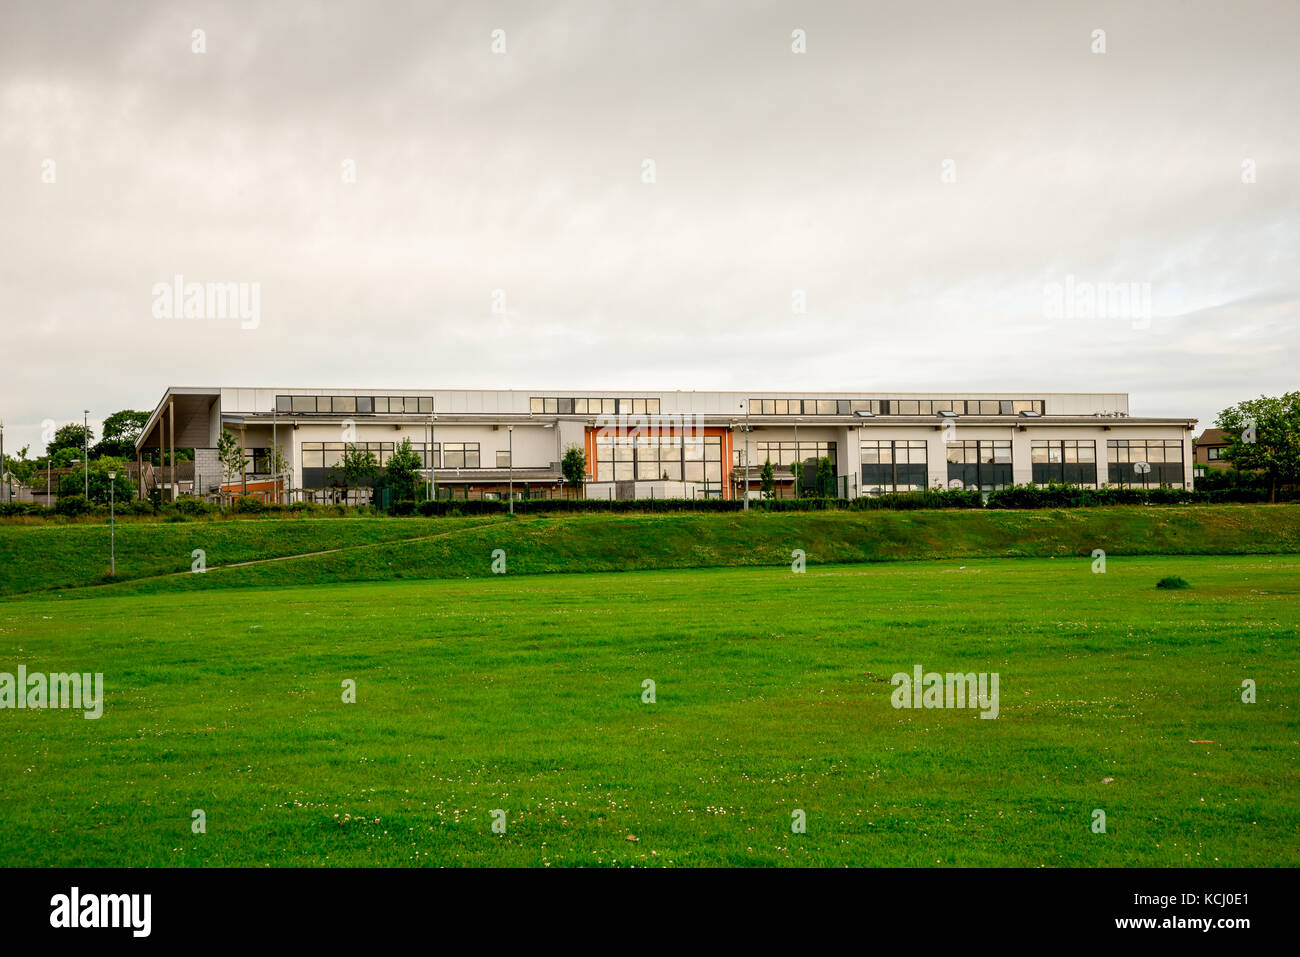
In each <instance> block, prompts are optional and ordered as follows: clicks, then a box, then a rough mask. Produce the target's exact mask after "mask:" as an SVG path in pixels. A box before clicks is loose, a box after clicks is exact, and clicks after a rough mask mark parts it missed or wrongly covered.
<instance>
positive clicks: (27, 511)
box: [0, 502, 54, 518]
mask: <svg viewBox="0 0 1300 957" xmlns="http://www.w3.org/2000/svg"><path fill="white" fill-rule="evenodd" d="M53 511H54V510H53V509H49V508H46V507H45V506H44V505H40V504H38V503H37V502H0V518H17V517H18V516H20V515H41V516H47V515H51V514H53Z"/></svg>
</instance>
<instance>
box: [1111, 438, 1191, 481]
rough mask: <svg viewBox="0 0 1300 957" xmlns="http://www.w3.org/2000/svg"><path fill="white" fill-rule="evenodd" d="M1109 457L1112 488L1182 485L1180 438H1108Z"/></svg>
mask: <svg viewBox="0 0 1300 957" xmlns="http://www.w3.org/2000/svg"><path fill="white" fill-rule="evenodd" d="M1106 458H1107V459H1108V462H1107V473H1108V474H1107V480H1108V481H1109V482H1110V484H1111V485H1182V484H1183V443H1182V442H1181V441H1179V440H1178V439H1107V440H1106ZM1141 463H1146V466H1147V468H1143V467H1142V464H1141Z"/></svg>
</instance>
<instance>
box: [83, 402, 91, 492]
mask: <svg viewBox="0 0 1300 957" xmlns="http://www.w3.org/2000/svg"><path fill="white" fill-rule="evenodd" d="M81 445H82V451H83V452H85V453H86V462H85V465H86V498H87V499H89V498H90V410H89V409H85V410H84V414H83V415H82V419H81Z"/></svg>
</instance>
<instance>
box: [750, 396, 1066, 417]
mask: <svg viewBox="0 0 1300 957" xmlns="http://www.w3.org/2000/svg"><path fill="white" fill-rule="evenodd" d="M1043 409H1044V403H1043V400H1042V399H750V400H749V414H750V415H852V414H853V413H855V412H870V413H872V414H873V415H938V414H939V413H941V412H952V413H956V414H957V415H1019V414H1020V413H1021V412H1037V413H1038V414H1039V415H1042V414H1043Z"/></svg>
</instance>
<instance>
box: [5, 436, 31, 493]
mask: <svg viewBox="0 0 1300 957" xmlns="http://www.w3.org/2000/svg"><path fill="white" fill-rule="evenodd" d="M30 448H31V446H30V445H24V446H23V447H22V448H21V449H19V450H18V457H17V458H15V457H14V456H12V455H8V454H6V455H5V457H4V461H3V462H0V474H8V475H11V476H13V478H14V480H15V481H17V482H19V483H20V484H22V485H31V484H32V482H31V479H32V476H33V475H34V474H35V473H36V463H35V462H33V461H31V460H30V459H29V458H27V452H28V450H29V449H30Z"/></svg>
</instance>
